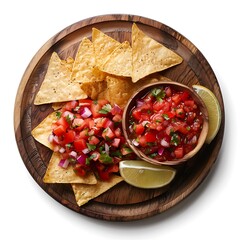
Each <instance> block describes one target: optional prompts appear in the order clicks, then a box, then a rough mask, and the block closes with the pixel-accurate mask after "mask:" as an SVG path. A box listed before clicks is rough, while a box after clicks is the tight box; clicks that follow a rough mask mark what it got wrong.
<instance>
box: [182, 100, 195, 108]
mask: <svg viewBox="0 0 240 240" xmlns="http://www.w3.org/2000/svg"><path fill="white" fill-rule="evenodd" d="M194 104H195V102H194V101H193V100H186V101H184V105H185V106H188V107H191V108H193V106H194Z"/></svg>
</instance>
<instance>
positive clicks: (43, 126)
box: [31, 112, 57, 149]
mask: <svg viewBox="0 0 240 240" xmlns="http://www.w3.org/2000/svg"><path fill="white" fill-rule="evenodd" d="M56 120H57V117H56V112H52V113H50V114H49V115H48V116H47V117H46V118H44V119H43V120H42V122H40V123H39V124H38V125H37V126H36V127H35V128H34V129H33V130H32V132H31V133H32V136H33V137H34V139H35V140H36V141H38V142H40V143H41V144H43V145H44V146H46V147H48V148H50V149H53V147H52V145H51V143H50V142H49V141H48V137H49V135H50V134H51V133H52V123H53V122H55V121H56Z"/></svg>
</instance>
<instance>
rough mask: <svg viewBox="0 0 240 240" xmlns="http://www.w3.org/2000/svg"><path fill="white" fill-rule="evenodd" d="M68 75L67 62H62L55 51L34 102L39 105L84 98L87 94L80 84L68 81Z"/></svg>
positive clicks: (69, 73) (69, 72)
mask: <svg viewBox="0 0 240 240" xmlns="http://www.w3.org/2000/svg"><path fill="white" fill-rule="evenodd" d="M70 77H71V71H70V70H69V65H68V63H65V62H62V61H61V59H60V58H59V57H58V55H57V53H55V52H54V53H53V54H52V56H51V59H50V61H49V66H48V69H47V73H46V75H45V78H44V80H43V82H42V85H41V87H40V90H39V91H38V93H37V95H36V97H35V100H34V104H36V105H40V104H45V103H53V102H64V101H70V100H76V99H84V98H86V97H87V95H86V94H85V93H84V92H83V91H82V89H81V88H80V84H79V83H77V82H72V81H70Z"/></svg>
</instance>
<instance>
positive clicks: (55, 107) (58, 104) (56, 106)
mask: <svg viewBox="0 0 240 240" xmlns="http://www.w3.org/2000/svg"><path fill="white" fill-rule="evenodd" d="M65 104H66V102H56V103H52V109H53V110H54V111H56V110H59V109H61V108H62V107H63V106H64V105H65Z"/></svg>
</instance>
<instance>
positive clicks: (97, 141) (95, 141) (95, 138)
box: [88, 136, 100, 145]
mask: <svg viewBox="0 0 240 240" xmlns="http://www.w3.org/2000/svg"><path fill="white" fill-rule="evenodd" d="M88 142H89V143H90V144H93V145H97V144H98V143H99V142H100V140H99V139H98V138H97V137H95V136H91V137H89V139H88Z"/></svg>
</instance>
